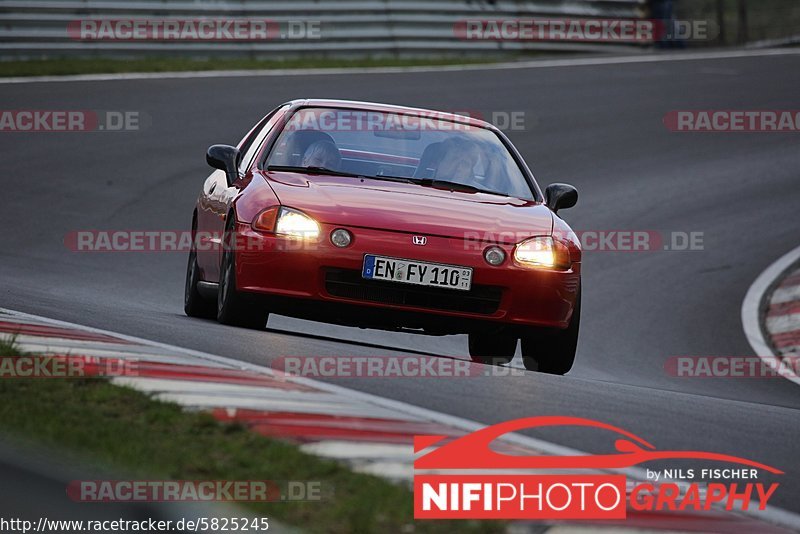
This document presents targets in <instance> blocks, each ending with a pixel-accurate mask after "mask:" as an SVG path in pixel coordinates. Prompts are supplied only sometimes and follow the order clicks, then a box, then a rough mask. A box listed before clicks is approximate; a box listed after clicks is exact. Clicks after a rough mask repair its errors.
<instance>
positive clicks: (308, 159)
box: [301, 141, 342, 170]
mask: <svg viewBox="0 0 800 534" xmlns="http://www.w3.org/2000/svg"><path fill="white" fill-rule="evenodd" d="M341 163H342V155H341V153H340V152H339V149H338V148H336V145H335V144H333V143H332V142H330V141H316V142H314V143H311V144H310V145H309V146H308V148H307V149H306V151H305V152H304V153H303V160H302V163H301V165H302V166H303V167H322V168H323V169H330V170H336V169H338V168H339V165H340V164H341Z"/></svg>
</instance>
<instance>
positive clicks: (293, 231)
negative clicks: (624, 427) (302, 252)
mask: <svg viewBox="0 0 800 534" xmlns="http://www.w3.org/2000/svg"><path fill="white" fill-rule="evenodd" d="M275 233H276V234H283V235H288V236H292V237H300V238H303V239H317V238H318V237H319V224H317V221H315V220H314V219H312V218H311V217H309V216H308V215H306V214H305V213H302V212H300V211H297V210H293V209H292V208H285V207H282V208H281V210H280V212H279V213H278V222H277V223H275Z"/></svg>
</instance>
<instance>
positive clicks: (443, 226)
mask: <svg viewBox="0 0 800 534" xmlns="http://www.w3.org/2000/svg"><path fill="white" fill-rule="evenodd" d="M262 176H263V177H264V179H266V180H267V182H268V183H269V184H270V186H271V187H272V189H273V190H274V191H275V194H276V195H277V196H278V200H279V201H280V203H281V204H282V205H284V206H289V207H292V208H296V209H299V210H302V211H303V212H305V213H307V214H308V215H310V216H312V217H314V218H315V219H316V220H317V221H319V222H321V223H327V224H333V225H342V226H355V227H362V228H375V229H381V230H389V231H396V232H406V233H420V234H427V235H438V236H443V237H459V238H463V237H465V236H467V237H469V238H471V239H478V240H487V241H501V242H505V243H514V242H517V241H519V240H520V239H521V238H524V237H526V236H534V235H549V234H550V233H551V230H552V226H553V217H552V214H551V212H550V210H549V209H548V208H547V207H546V206H544V205H542V204H541V203H538V202H534V201H530V200H522V199H518V198H512V197H504V196H499V195H490V194H486V193H464V192H456V191H448V190H443V189H434V188H431V187H422V186H419V185H416V184H408V183H403V182H389V181H379V180H370V179H365V180H363V181H362V180H361V179H360V178H349V177H341V176H318V175H314V176H309V175H303V174H298V173H286V172H277V171H270V172H263V173H262Z"/></svg>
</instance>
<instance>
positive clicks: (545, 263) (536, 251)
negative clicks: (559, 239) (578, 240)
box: [514, 237, 569, 267]
mask: <svg viewBox="0 0 800 534" xmlns="http://www.w3.org/2000/svg"><path fill="white" fill-rule="evenodd" d="M562 247H563V246H562ZM563 248H564V252H566V248H565V247H563ZM557 252H558V251H557V250H556V244H555V243H554V242H553V238H552V237H533V238H531V239H528V240H526V241H523V242H522V243H520V244H519V245H517V248H516V250H514V259H515V260H517V261H518V262H519V263H521V264H523V265H530V266H532V267H563V266H564V264H565V263H567V264H568V263H569V259H568V257H567V260H566V262H565V261H564V259H563V258H561V259H559V254H558V253H557ZM567 254H568V253H567Z"/></svg>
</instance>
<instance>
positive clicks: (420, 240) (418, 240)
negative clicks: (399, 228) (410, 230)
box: [411, 235, 428, 246]
mask: <svg viewBox="0 0 800 534" xmlns="http://www.w3.org/2000/svg"><path fill="white" fill-rule="evenodd" d="M411 242H412V243H414V244H415V245H419V246H425V245H426V244H427V243H428V238H427V237H425V236H424V235H415V236H414V237H412V238H411Z"/></svg>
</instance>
